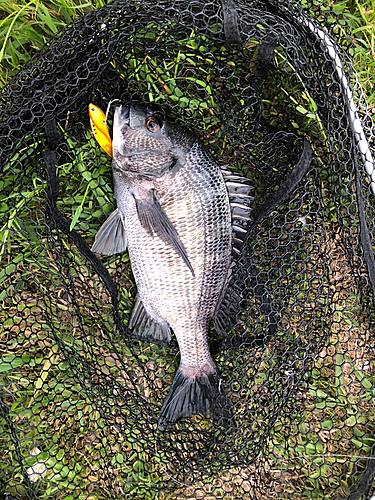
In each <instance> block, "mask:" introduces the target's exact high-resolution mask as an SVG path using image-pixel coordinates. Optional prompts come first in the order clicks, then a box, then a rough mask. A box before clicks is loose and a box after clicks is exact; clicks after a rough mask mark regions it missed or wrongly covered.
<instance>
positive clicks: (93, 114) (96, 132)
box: [89, 104, 112, 156]
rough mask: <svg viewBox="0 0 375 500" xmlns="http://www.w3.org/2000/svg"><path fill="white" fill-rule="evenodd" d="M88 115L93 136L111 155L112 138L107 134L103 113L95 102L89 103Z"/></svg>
mask: <svg viewBox="0 0 375 500" xmlns="http://www.w3.org/2000/svg"><path fill="white" fill-rule="evenodd" d="M89 115H90V125H91V130H92V133H93V136H94V137H95V139H96V140H97V142H98V143H99V145H100V146H101V147H102V148H103V149H104V151H105V152H106V153H107V154H109V156H112V139H111V136H110V135H109V130H108V127H107V121H106V119H105V114H104V113H103V111H102V110H101V109H100V108H98V106H95V104H89Z"/></svg>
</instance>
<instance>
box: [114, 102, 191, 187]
mask: <svg viewBox="0 0 375 500" xmlns="http://www.w3.org/2000/svg"><path fill="white" fill-rule="evenodd" d="M178 129H181V127H178V126H176V125H174V124H171V123H170V122H168V121H167V120H166V119H165V117H164V115H163V114H162V113H161V112H158V111H151V110H150V109H148V108H147V107H145V106H142V105H139V104H125V105H121V106H117V107H116V109H115V114H114V121H113V141H112V145H113V159H114V162H115V163H116V167H117V168H118V169H120V170H122V171H124V173H125V172H133V173H136V174H141V175H142V174H143V175H147V174H148V175H152V176H155V177H158V176H161V175H163V174H164V173H165V172H166V171H167V170H168V169H169V168H172V166H173V165H175V164H176V162H177V160H178V159H182V158H183V157H184V151H185V148H184V147H181V141H179V137H181V133H178ZM186 134H187V135H190V134H189V133H188V132H187V131H186ZM185 142H186V141H185Z"/></svg>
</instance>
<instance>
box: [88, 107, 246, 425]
mask: <svg viewBox="0 0 375 500" xmlns="http://www.w3.org/2000/svg"><path fill="white" fill-rule="evenodd" d="M112 154H113V159H112V172H113V180H114V194H115V199H116V202H117V209H116V210H115V211H114V212H112V214H111V215H110V216H109V218H108V219H107V220H106V221H105V222H104V224H103V225H102V226H101V227H100V229H99V230H98V232H97V234H96V237H95V242H94V245H93V246H92V251H93V252H95V253H98V254H104V255H112V254H114V253H117V252H122V251H124V250H125V249H126V248H127V249H128V252H129V257H130V263H131V266H132V271H133V274H134V278H135V282H136V286H137V295H136V299H135V305H134V307H133V311H132V313H131V316H130V320H129V328H130V329H131V330H132V331H133V333H134V334H136V336H137V338H141V339H142V338H144V339H148V340H151V341H152V340H162V341H164V342H170V340H171V330H172V331H173V333H174V335H175V337H176V339H177V342H178V346H179V351H180V363H179V367H178V370H177V373H176V375H175V378H174V380H173V383H172V386H171V388H170V390H169V393H168V394H167V396H166V399H165V401H164V404H163V406H162V408H161V410H160V414H159V418H158V429H159V430H161V431H163V430H166V429H167V428H169V427H170V426H171V425H172V424H174V423H176V422H178V421H179V420H181V419H186V418H189V417H191V416H194V415H203V416H204V417H207V416H210V418H211V420H212V421H214V422H221V423H222V424H223V425H224V424H225V425H227V424H230V423H231V422H233V412H232V408H231V406H232V405H231V402H230V400H229V398H228V397H227V395H226V394H225V391H224V389H223V383H222V379H221V376H220V373H219V370H218V368H217V366H216V364H215V362H214V360H213V358H212V356H211V354H210V348H209V325H210V322H211V320H212V318H213V316H214V314H215V311H216V309H217V306H218V303H219V301H220V298H221V296H222V294H223V291H224V289H225V284H226V282H227V280H228V277H229V275H230V272H231V268H232V266H233V262H234V259H236V258H238V256H239V255H240V252H241V244H242V242H243V239H244V236H245V235H246V229H245V227H246V224H245V223H246V222H247V221H248V220H249V219H250V212H251V208H250V204H251V201H252V200H253V198H252V197H251V196H250V195H249V192H250V190H251V189H252V188H251V186H248V185H247V184H246V183H247V181H248V180H247V179H244V178H243V177H241V176H236V175H234V174H233V173H232V171H231V170H229V169H225V168H224V169H221V168H220V167H219V165H218V163H217V162H216V161H215V159H214V157H213V156H212V155H211V154H210V152H209V151H208V150H207V149H206V148H205V147H204V146H203V144H202V143H201V141H200V140H199V139H198V138H197V137H196V136H195V135H194V134H193V133H192V132H190V131H189V130H188V129H187V128H186V127H183V126H181V125H177V124H175V123H172V122H171V121H169V120H168V119H167V118H166V117H165V116H164V114H163V113H161V112H159V111H153V110H150V109H149V108H148V107H147V106H145V105H142V104H135V103H125V104H121V105H119V106H117V107H116V108H115V112H114V121H113V139H112Z"/></svg>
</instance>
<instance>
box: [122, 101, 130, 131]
mask: <svg viewBox="0 0 375 500" xmlns="http://www.w3.org/2000/svg"><path fill="white" fill-rule="evenodd" d="M130 108H131V105H130V104H125V105H121V106H119V115H120V116H119V119H120V120H121V122H122V123H123V124H124V125H127V126H128V127H129V126H130Z"/></svg>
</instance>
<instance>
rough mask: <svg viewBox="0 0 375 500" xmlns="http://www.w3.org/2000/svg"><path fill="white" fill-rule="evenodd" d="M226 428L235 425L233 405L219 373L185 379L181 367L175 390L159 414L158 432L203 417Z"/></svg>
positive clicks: (177, 375) (173, 389)
mask: <svg viewBox="0 0 375 500" xmlns="http://www.w3.org/2000/svg"><path fill="white" fill-rule="evenodd" d="M208 412H209V414H210V417H211V419H212V420H214V421H218V420H219V421H220V420H221V423H222V424H223V425H226V426H227V425H229V424H231V423H232V422H233V414H232V410H231V403H230V401H229V399H228V397H227V396H226V394H225V393H224V389H223V388H222V387H221V383H220V380H219V377H218V373H217V372H215V373H212V374H210V375H202V376H201V377H185V376H184V375H183V373H182V371H181V367H179V369H178V371H177V374H176V377H175V379H174V381H173V384H172V387H171V389H170V391H169V393H168V395H167V397H166V400H165V401H164V404H163V407H162V409H161V411H160V415H159V422H158V429H159V430H160V431H164V430H165V429H166V428H167V427H168V426H169V424H172V423H175V422H177V421H178V420H181V419H182V418H188V417H192V416H193V415H203V416H205V417H206V416H207V414H208Z"/></svg>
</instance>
